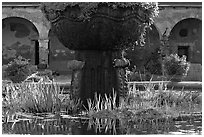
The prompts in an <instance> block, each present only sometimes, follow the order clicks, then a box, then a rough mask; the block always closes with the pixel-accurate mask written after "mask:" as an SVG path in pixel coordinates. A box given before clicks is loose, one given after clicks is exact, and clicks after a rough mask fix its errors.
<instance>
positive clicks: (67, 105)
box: [2, 83, 81, 113]
mask: <svg viewBox="0 0 204 137" xmlns="http://www.w3.org/2000/svg"><path fill="white" fill-rule="evenodd" d="M62 92H63V90H61V89H60V86H59V85H57V84H54V83H53V84H44V83H40V84H31V83H20V84H7V85H6V86H4V88H3V93H4V94H5V98H4V101H3V105H2V106H3V107H4V108H7V109H8V110H14V111H16V112H28V113H48V112H49V113H56V112H60V111H62V110H66V111H67V112H66V113H70V112H76V110H77V109H78V108H79V106H80V105H81V102H80V100H78V101H73V100H70V98H69V97H68V95H64V96H62V94H61V93H62ZM68 111H69V112H68Z"/></svg>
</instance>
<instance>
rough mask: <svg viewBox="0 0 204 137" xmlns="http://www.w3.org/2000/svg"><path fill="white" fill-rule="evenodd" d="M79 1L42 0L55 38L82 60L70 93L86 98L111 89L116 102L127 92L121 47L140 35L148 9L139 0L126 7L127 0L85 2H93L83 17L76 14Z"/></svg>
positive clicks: (147, 20) (147, 21) (109, 91)
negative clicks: (48, 0) (46, 0)
mask: <svg viewBox="0 0 204 137" xmlns="http://www.w3.org/2000/svg"><path fill="white" fill-rule="evenodd" d="M80 4H81V3H80ZM80 4H79V5H77V4H76V5H73V4H70V3H62V4H61V5H60V4H59V3H46V4H45V5H44V7H43V11H44V13H45V15H46V17H47V19H48V20H49V21H50V22H51V25H52V29H53V30H54V32H55V34H56V35H57V37H58V39H59V40H60V41H61V42H62V44H63V45H64V46H66V47H68V48H69V49H71V50H75V51H77V53H78V54H77V56H76V60H78V61H81V62H83V63H82V64H83V65H81V67H79V68H78V69H75V70H74V71H73V75H72V85H71V89H72V97H74V98H78V97H79V98H81V99H82V101H84V102H86V100H87V99H88V98H91V99H93V97H94V93H95V92H97V93H98V94H101V95H104V94H111V93H112V91H113V90H114V91H115V93H116V94H117V95H118V96H117V103H118V102H119V97H120V96H126V93H127V83H126V77H125V67H127V65H128V61H127V60H125V59H124V58H123V57H122V55H121V51H122V50H123V49H126V48H128V47H130V46H132V45H133V43H135V42H136V41H138V40H139V39H140V36H141V34H142V33H143V31H144V28H145V26H147V25H149V24H150V19H149V16H150V14H152V13H151V12H150V11H148V8H145V7H144V5H142V4H141V3H139V4H138V3H136V4H134V3H133V4H132V5H133V6H129V7H128V6H124V5H123V4H127V3H121V4H116V5H114V4H115V3H88V5H89V6H93V5H94V4H97V6H96V7H95V8H92V9H91V10H90V11H91V13H90V14H89V18H86V19H85V20H84V19H81V18H80V17H81V15H84V14H82V13H83V11H85V10H87V8H88V6H87V5H86V4H84V5H86V6H85V7H83V6H82V5H83V4H82V5H81V7H80ZM117 5H120V6H118V7H117ZM122 5H123V6H122ZM130 5H131V4H130ZM148 6H149V5H148ZM148 6H147V7H148ZM85 13H86V12H85ZM87 13H89V12H87Z"/></svg>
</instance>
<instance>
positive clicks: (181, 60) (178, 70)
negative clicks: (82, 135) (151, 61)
mask: <svg viewBox="0 0 204 137" xmlns="http://www.w3.org/2000/svg"><path fill="white" fill-rule="evenodd" d="M189 67H190V63H188V62H187V61H186V57H185V56H183V57H179V56H178V55H177V54H171V55H169V56H166V57H165V58H164V69H165V73H166V75H168V76H173V75H182V76H185V75H187V72H188V70H189Z"/></svg>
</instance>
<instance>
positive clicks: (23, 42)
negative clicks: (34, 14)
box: [2, 17, 39, 65]
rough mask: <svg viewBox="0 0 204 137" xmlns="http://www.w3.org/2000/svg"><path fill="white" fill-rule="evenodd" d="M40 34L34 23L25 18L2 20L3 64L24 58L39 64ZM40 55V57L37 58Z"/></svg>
mask: <svg viewBox="0 0 204 137" xmlns="http://www.w3.org/2000/svg"><path fill="white" fill-rule="evenodd" d="M38 38H39V33H38V31H37V29H36V27H35V26H34V24H33V23H31V22H30V21H28V20H27V19H24V18H19V17H9V18H5V19H3V20H2V64H8V63H9V62H10V61H12V60H13V59H14V58H17V57H18V56H22V57H23V58H26V59H30V60H31V63H32V64H35V65H37V64H38V63H39V54H37V52H38V53H39V51H37V50H39V43H38ZM36 55H38V57H36Z"/></svg>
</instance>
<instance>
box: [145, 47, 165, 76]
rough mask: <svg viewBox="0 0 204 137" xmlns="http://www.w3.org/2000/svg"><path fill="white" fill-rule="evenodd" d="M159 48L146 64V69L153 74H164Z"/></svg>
mask: <svg viewBox="0 0 204 137" xmlns="http://www.w3.org/2000/svg"><path fill="white" fill-rule="evenodd" d="M161 62H162V61H161V55H160V50H159V48H158V49H156V50H155V51H154V52H153V53H152V55H151V56H150V57H149V59H148V61H147V63H146V64H145V69H146V70H147V71H148V72H150V73H151V74H156V75H162V64H161Z"/></svg>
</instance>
